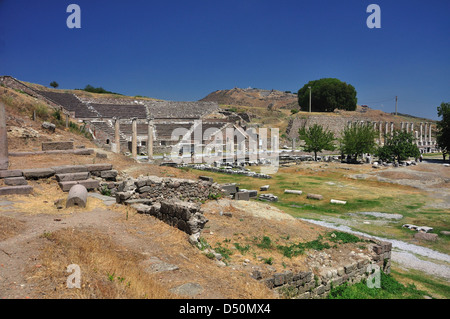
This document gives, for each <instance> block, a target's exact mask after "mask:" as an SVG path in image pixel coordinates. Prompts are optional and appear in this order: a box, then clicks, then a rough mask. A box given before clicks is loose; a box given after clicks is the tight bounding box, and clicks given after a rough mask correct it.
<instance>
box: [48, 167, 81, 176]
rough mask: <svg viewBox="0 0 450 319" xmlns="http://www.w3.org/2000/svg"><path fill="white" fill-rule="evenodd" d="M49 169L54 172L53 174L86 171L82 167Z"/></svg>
mask: <svg viewBox="0 0 450 319" xmlns="http://www.w3.org/2000/svg"><path fill="white" fill-rule="evenodd" d="M51 169H52V170H54V171H55V174H68V173H80V172H87V171H88V170H87V168H86V166H84V165H62V166H53V167H51Z"/></svg>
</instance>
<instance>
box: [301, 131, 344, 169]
mask: <svg viewBox="0 0 450 319" xmlns="http://www.w3.org/2000/svg"><path fill="white" fill-rule="evenodd" d="M298 134H299V137H300V139H301V140H302V141H304V142H305V146H304V147H303V149H304V151H305V152H314V160H315V161H317V153H319V152H322V151H324V150H327V151H333V150H335V148H336V147H335V146H334V143H333V142H334V140H335V138H334V134H333V132H331V131H329V130H326V129H324V128H323V127H322V126H320V125H318V124H314V125H313V126H311V127H310V128H308V129H306V128H305V127H302V128H301V129H299V130H298Z"/></svg>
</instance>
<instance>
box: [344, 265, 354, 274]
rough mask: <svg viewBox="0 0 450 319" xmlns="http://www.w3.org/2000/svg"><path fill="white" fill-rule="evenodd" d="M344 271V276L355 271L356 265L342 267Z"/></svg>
mask: <svg viewBox="0 0 450 319" xmlns="http://www.w3.org/2000/svg"><path fill="white" fill-rule="evenodd" d="M344 269H345V273H346V274H350V273H351V272H353V271H354V270H355V269H356V265H355V264H349V265H346V266H344Z"/></svg>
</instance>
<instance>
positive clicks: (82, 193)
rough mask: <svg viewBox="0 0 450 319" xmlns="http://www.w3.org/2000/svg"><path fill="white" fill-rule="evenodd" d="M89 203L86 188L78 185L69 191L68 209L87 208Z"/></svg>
mask: <svg viewBox="0 0 450 319" xmlns="http://www.w3.org/2000/svg"><path fill="white" fill-rule="evenodd" d="M86 203H87V189H86V187H85V186H83V185H80V184H76V185H73V186H72V187H71V188H70V190H69V195H68V196H67V201H66V208H68V207H74V206H78V207H86Z"/></svg>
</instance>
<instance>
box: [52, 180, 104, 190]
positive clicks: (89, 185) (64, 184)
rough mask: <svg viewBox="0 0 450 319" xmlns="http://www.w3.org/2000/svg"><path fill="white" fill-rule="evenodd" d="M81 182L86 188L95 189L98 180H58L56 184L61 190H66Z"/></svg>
mask: <svg viewBox="0 0 450 319" xmlns="http://www.w3.org/2000/svg"><path fill="white" fill-rule="evenodd" d="M76 184H81V185H83V186H84V187H86V188H87V189H89V190H91V189H96V188H98V185H99V181H97V180H95V179H87V180H84V181H67V182H59V183H58V185H59V187H60V188H61V190H62V191H63V192H68V191H70V189H71V188H72V186H73V185H76Z"/></svg>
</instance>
